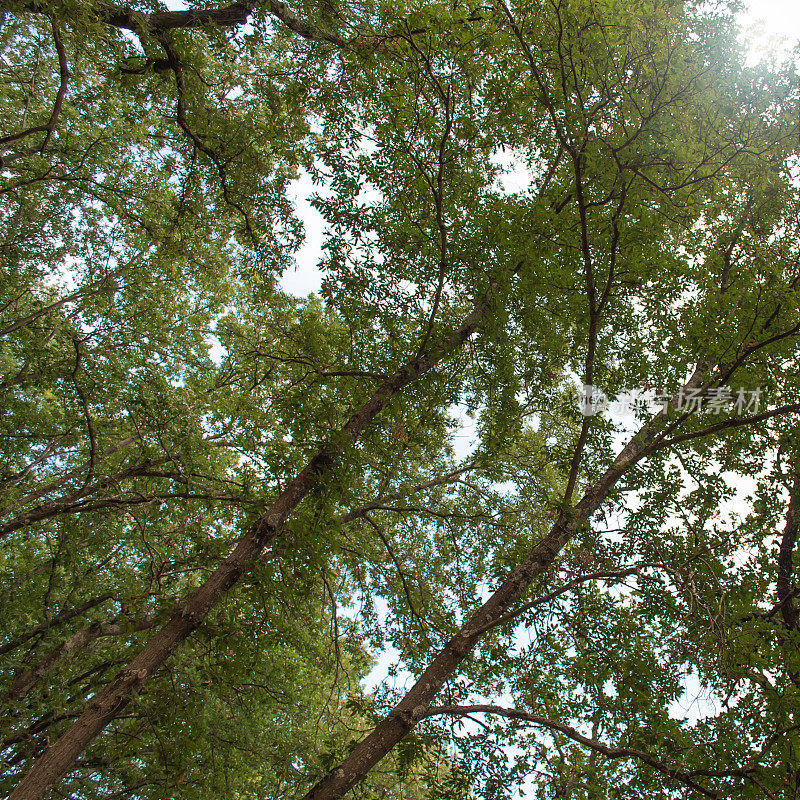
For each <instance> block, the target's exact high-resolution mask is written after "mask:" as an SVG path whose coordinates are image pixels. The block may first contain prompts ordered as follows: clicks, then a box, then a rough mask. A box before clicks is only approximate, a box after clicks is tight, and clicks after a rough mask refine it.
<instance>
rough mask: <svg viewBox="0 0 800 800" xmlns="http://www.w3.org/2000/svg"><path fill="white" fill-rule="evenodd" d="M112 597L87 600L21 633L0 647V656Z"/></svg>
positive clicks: (105, 596) (106, 595)
mask: <svg viewBox="0 0 800 800" xmlns="http://www.w3.org/2000/svg"><path fill="white" fill-rule="evenodd" d="M112 597H113V595H110V594H103V595H100V597H95V598H93V599H91V600H87V601H86V602H85V603H82V604H81V605H79V606H76V607H75V608H71V609H69V611H62V612H61V613H60V614H56V615H55V616H54V617H51V618H50V619H48V620H45V621H44V622H41V623H39V624H38V625H36V626H35V627H33V628H31V629H30V630H27V631H25V633H21V634H20V635H19V636H17V638H16V639H12V640H11V641H9V642H6V643H5V644H4V645H2V646H1V647H0V656H2V655H5V654H6V653H10V652H11V651H12V650H16V649H17V648H18V647H22V645H23V644H25V642H27V641H30V640H31V639H33V637H34V636H38V635H39V634H40V633H44V632H45V631H47V630H49V629H50V628H55V627H56V625H61V624H63V623H64V622H69V621H70V620H71V619H74V618H75V617H79V616H80V615H81V614H84V613H86V612H87V611H89V610H90V609H92V608H94V607H95V606H99V605H100V603H104V602H105V601H106V600H110V599H111V598H112Z"/></svg>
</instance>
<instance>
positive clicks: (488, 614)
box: [303, 364, 705, 800]
mask: <svg viewBox="0 0 800 800" xmlns="http://www.w3.org/2000/svg"><path fill="white" fill-rule="evenodd" d="M704 375H705V366H704V365H702V364H699V365H698V367H697V369H696V370H695V372H694V374H693V375H692V377H691V378H690V379H689V381H688V382H687V384H686V385H685V386H684V388H683V389H682V390H681V391H682V392H685V391H686V390H687V389H695V388H697V387H698V386H700V385H701V384H702V381H703V377H704ZM665 416H666V414H665V412H663V411H662V412H661V413H659V414H658V415H657V416H656V417H655V418H654V419H653V420H652V421H651V422H650V423H648V424H647V425H645V426H644V427H643V428H642V429H641V430H640V431H639V433H638V434H637V435H636V436H634V437H633V438H632V439H631V440H630V441H629V442H628V444H627V445H626V446H625V447H624V448H623V450H622V452H620V454H619V455H618V456H617V457H616V459H614V463H613V464H612V465H611V466H610V467H609V468H608V469H607V470H606V472H605V473H604V474H603V476H602V477H601V478H600V480H598V481H597V483H596V484H595V485H594V486H592V487H591V488H590V489H588V490H587V491H586V493H585V494H584V496H583V498H582V499H581V500H580V502H579V503H578V504H577V505H576V506H575V508H574V509H571V510H567V511H565V512H562V514H561V516H560V517H559V519H558V520H557V521H556V523H555V525H554V526H553V527H552V529H551V530H550V532H549V533H548V534H547V536H545V537H544V539H542V541H541V542H540V543H539V544H538V545H537V546H536V547H535V548H534V550H533V551H532V552H531V553H530V555H529V556H528V557H527V558H526V559H525V561H523V562H522V563H521V564H520V565H519V566H517V567H516V568H515V569H514V571H513V572H512V573H511V575H509V577H508V578H506V580H505V581H503V583H502V584H501V585H500V587H499V588H498V589H497V591H496V592H495V593H494V594H493V595H492V596H491V597H490V598H489V599H488V600H487V601H486V602H485V603H484V604H483V605H482V606H481V607H480V608H479V609H478V610H477V611H476V612H475V613H474V614H473V615H472V616H471V617H470V619H469V620H468V621H467V622H466V623H465V624H464V625H463V627H462V628H461V630H460V631H458V633H456V635H455V636H453V638H452V639H450V641H449V642H448V643H447V644H446V645H445V646H444V648H443V649H442V650H441V651H440V652H439V654H438V655H437V656H436V658H434V660H433V661H432V662H431V664H430V666H429V667H428V668H427V669H426V670H425V671H424V672H423V673H422V675H421V676H420V677H419V679H418V680H417V682H416V683H415V684H414V686H413V687H412V688H411V690H410V691H409V692H408V693H407V694H406V696H405V697H404V698H403V699H402V700H401V701H400V702H399V703H398V704H397V705H396V706H395V707H394V708H393V709H392V710H391V711H390V712H389V714H388V715H387V716H386V717H385V718H384V719H383V720H382V721H381V722H379V723H378V725H377V726H376V727H375V728H374V729H373V730H372V732H371V733H369V734H368V735H367V737H366V738H365V739H363V740H362V741H361V742H360V743H359V744H358V745H356V747H355V749H354V750H353V751H352V752H351V753H350V755H348V756H347V758H345V760H344V761H342V763H341V764H340V765H339V766H338V767H335V768H334V769H332V770H331V771H330V772H329V773H328V774H327V775H326V776H325V777H324V778H323V779H322V780H321V781H319V783H317V784H316V786H314V787H313V788H312V789H311V790H310V791H309V792H308V794H306V796H305V797H304V798H303V800H335V799H336V798H340V797H342V796H344V795H345V794H346V793H347V792H348V791H349V790H350V789H352V788H353V786H355V785H356V784H357V783H359V782H360V781H361V780H363V778H364V777H365V776H366V775H367V773H368V772H369V771H370V770H371V769H372V768H373V767H374V766H375V765H376V764H377V763H378V762H379V761H380V760H381V759H382V758H383V757H384V756H386V755H388V753H389V752H390V751H391V750H392V748H393V747H394V746H395V745H396V744H397V743H398V742H399V741H400V740H401V739H402V738H403V737H404V736H405V735H406V734H407V733H408V732H409V731H410V730H411V729H412V728H413V727H414V726H415V725H416V724H417V722H419V720H420V719H422V718H423V717H424V716H425V715H426V713H427V711H428V708H429V706H430V704H431V702H432V701H433V699H434V698H435V697H436V694H437V693H438V691H439V689H440V688H441V687H442V685H443V684H444V682H445V681H446V680H447V678H449V677H450V676H451V675H452V674H453V673H454V672H455V671H456V669H457V668H458V666H459V664H461V662H462V661H463V660H464V659H465V658H466V657H467V655H469V652H470V651H471V650H472V648H473V647H474V646H475V645H476V644H477V642H478V641H479V640H480V639H481V638H482V637H483V636H484V635H485V634H486V632H487V631H488V630H490V629H491V628H492V627H493V626H494V625H495V624H496V623H497V622H498V621H499V620H500V619H501V617H503V615H504V614H505V613H506V612H508V611H509V610H510V608H511V606H512V604H514V603H516V602H517V601H518V600H519V599H520V598H521V597H522V595H523V594H524V593H525V590H526V589H527V588H528V587H529V586H530V585H531V583H532V582H533V579H534V578H535V577H536V576H537V575H541V574H542V573H543V572H545V571H546V570H547V568H548V567H549V566H550V564H552V563H553V561H554V560H555V558H556V556H557V555H558V553H559V552H560V551H561V549H562V548H563V547H564V545H565V544H566V543H567V542H568V541H569V539H570V538H571V537H572V535H573V534H574V533H575V532H576V531H577V530H578V529H579V528H580V526H581V525H583V524H585V523H586V522H588V520H589V518H590V517H591V516H592V514H594V512H595V511H597V509H598V508H599V507H600V505H601V503H602V502H603V501H604V500H605V499H606V497H608V494H609V492H610V491H611V490H612V489H613V487H614V485H615V484H616V482H617V481H618V480H619V478H620V477H621V476H622V475H623V473H624V472H625V471H626V470H628V469H629V468H630V467H631V466H633V465H634V464H635V463H636V462H637V461H639V460H640V459H641V458H643V457H644V456H645V455H647V451H648V448H649V446H650V445H651V444H652V443H653V441H654V439H655V437H656V434H657V432H658V430H659V429H660V427H661V423H662V421H663V420H664V418H665Z"/></svg>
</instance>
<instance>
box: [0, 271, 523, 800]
mask: <svg viewBox="0 0 800 800" xmlns="http://www.w3.org/2000/svg"><path fill="white" fill-rule="evenodd" d="M520 266H521V265H520ZM517 269H519V266H518V267H517ZM514 272H515V273H516V270H514ZM497 288H498V286H497V284H496V283H493V284H492V285H491V286H490V287H489V289H488V291H487V293H486V294H485V295H484V296H483V297H481V298H480V299H479V300H478V302H477V303H476V304H475V306H474V307H473V309H472V311H471V312H470V313H469V314H468V315H467V316H466V318H465V319H464V321H463V322H462V324H461V325H460V326H459V327H458V328H457V329H456V330H455V331H453V332H452V333H450V334H449V335H447V336H445V337H443V338H442V339H440V340H439V341H438V342H437V343H436V344H435V345H433V346H432V347H431V348H430V349H429V350H428V351H427V352H426V353H424V354H422V355H419V356H416V357H415V358H413V359H412V360H411V361H410V362H408V363H407V364H405V365H404V366H402V367H400V368H399V369H398V370H397V371H396V372H395V373H394V374H393V375H391V376H390V377H389V378H388V379H387V380H386V381H385V382H384V383H383V384H381V386H380V387H378V389H377V390H376V391H375V393H374V394H373V395H372V396H371V397H370V398H369V399H368V400H367V401H366V403H364V405H362V406H361V408H359V409H358V410H357V411H356V412H355V413H354V414H353V415H352V416H351V417H350V419H349V420H348V421H347V423H346V424H345V425H344V427H343V428H342V429H341V431H339V432H338V434H337V435H335V436H333V437H332V438H331V439H329V440H328V441H327V442H325V443H324V444H323V445H322V447H321V448H320V449H319V451H318V452H317V453H316V455H314V456H313V457H312V458H311V459H310V460H309V462H308V464H307V465H306V467H305V468H304V469H303V470H302V471H301V472H299V473H298V474H297V476H296V477H295V478H294V480H292V481H291V482H290V483H289V484H288V486H286V488H285V489H284V490H283V491H282V492H281V493H280V495H279V496H278V498H277V499H276V500H275V502H274V503H273V504H272V505H271V507H270V508H269V509H267V511H266V512H265V513H264V514H263V515H262V516H261V517H259V518H258V519H257V520H256V522H255V523H254V524H253V525H252V526H251V527H250V529H249V530H248V531H247V532H246V533H245V534H244V536H242V537H241V539H239V541H238V543H237V544H236V546H235V548H234V550H233V551H232V552H231V553H230V555H228V557H227V558H225V559H224V560H223V561H222V562H221V563H220V564H219V565H218V566H217V568H216V569H215V570H214V572H213V573H212V574H211V575H210V576H209V577H208V578H207V579H206V581H205V583H203V584H202V585H201V586H200V588H199V589H197V590H196V591H194V592H193V593H192V594H190V595H189V596H188V597H187V598H186V599H185V601H184V602H183V603H181V604H180V605H179V607H178V608H177V610H176V612H175V613H174V615H173V616H172V617H171V618H170V620H169V621H168V622H167V624H166V625H165V626H164V627H163V628H162V629H161V630H160V631H158V633H156V634H155V635H154V636H153V638H152V639H150V641H149V642H148V643H147V645H145V647H144V648H143V649H142V650H141V651H140V652H139V653H138V654H137V655H136V656H135V657H134V659H133V660H132V661H131V662H130V664H129V665H128V666H127V667H126V668H124V669H122V670H121V671H120V672H119V673H118V674H117V675H116V676H115V677H114V678H113V680H112V681H111V682H110V683H109V684H108V685H107V686H106V687H105V688H104V689H102V690H101V691H99V692H98V693H97V694H96V695H94V697H92V699H91V700H90V701H89V703H88V704H87V706H86V708H85V709H84V711H83V713H82V714H81V715H80V716H79V717H78V719H77V720H75V722H74V723H73V724H72V725H71V726H70V727H69V728H68V729H67V730H66V732H65V733H64V734H63V735H62V736H61V738H60V739H59V740H58V741H57V742H56V743H55V744H54V745H53V746H52V747H50V748H48V749H47V750H46V751H45V752H44V753H43V754H42V755H41V756H40V757H39V758H38V759H37V760H36V761H35V762H34V764H33V766H32V767H31V769H30V770H29V772H28V773H27V774H26V775H25V777H24V778H23V779H22V781H21V782H20V783H19V785H18V786H17V788H16V789H15V790H14V791H13V792H12V793H11V795H10V798H9V800H42V798H43V797H44V796H45V795H46V794H47V793H48V792H49V791H50V789H52V788H53V787H54V786H55V785H56V783H57V782H58V781H59V779H60V778H61V776H62V775H63V774H64V773H65V772H66V771H67V770H68V769H70V767H71V766H72V765H73V764H74V763H75V761H76V759H77V758H78V757H79V756H80V754H81V753H82V752H83V751H84V749H85V748H86V747H87V746H88V745H89V743H90V742H91V741H92V740H93V739H94V738H95V737H96V736H98V735H99V734H100V733H101V732H102V731H103V729H104V728H105V727H106V726H107V725H108V724H109V723H110V722H112V721H113V720H114V719H115V718H116V717H118V716H119V715H120V713H121V712H122V711H123V710H124V709H125V708H126V706H127V705H128V703H129V702H130V701H131V699H132V698H133V697H134V696H135V694H136V693H137V692H138V691H139V690H140V689H141V687H142V686H143V685H144V684H145V683H146V682H147V681H148V680H149V679H150V678H151V677H152V676H153V675H154V674H155V673H156V672H157V671H158V670H159V669H160V668H161V666H162V665H163V664H164V662H165V661H166V660H167V658H169V656H170V655H172V653H174V652H175V651H176V650H177V649H178V647H179V646H180V645H181V644H182V643H183V642H184V641H185V640H186V639H187V638H188V637H189V636H190V635H191V634H192V633H193V632H194V631H195V630H196V629H197V628H198V627H199V626H200V625H201V623H202V622H203V621H204V620H205V618H206V617H207V616H208V614H209V613H210V612H211V610H212V609H213V608H214V607H215V605H216V604H217V603H218V602H219V600H220V599H221V598H222V596H223V595H224V594H225V593H226V592H227V591H228V590H229V589H231V587H233V586H234V585H235V584H236V583H237V582H238V580H239V579H240V578H241V577H242V575H244V574H246V573H247V572H249V571H250V570H251V569H252V567H253V566H254V565H255V564H256V563H257V562H258V559H259V557H260V556H261V554H262V553H263V551H264V550H265V549H266V547H267V546H268V545H270V544H272V543H273V542H274V541H275V539H277V538H278V536H279V535H280V534H281V532H282V529H283V526H284V523H285V522H286V521H287V520H288V519H289V517H290V515H291V514H292V513H293V512H294V510H295V509H296V508H297V506H298V505H299V504H300V503H301V502H302V501H303V499H305V497H306V496H307V495H308V494H309V492H311V491H312V490H313V489H314V487H315V486H317V485H318V483H319V480H320V478H321V477H322V476H324V475H326V474H327V473H329V472H330V471H331V470H332V469H333V467H334V466H335V465H336V464H337V463H338V462H339V460H340V458H341V456H342V454H343V453H344V451H345V449H346V447H348V445H351V444H352V443H354V442H355V441H356V440H358V439H359V437H360V436H361V434H362V433H363V432H364V430H365V429H366V428H367V427H368V426H369V425H370V424H371V423H372V421H373V420H374V419H375V418H376V417H377V416H378V415H379V414H380V412H381V411H382V410H383V409H384V407H385V406H386V405H387V404H388V403H389V402H390V400H392V398H393V397H394V396H395V395H396V394H398V393H399V392H400V391H402V390H403V389H404V388H405V387H406V386H408V385H409V384H412V383H413V382H414V381H416V380H418V379H419V378H421V377H422V376H423V375H425V374H426V373H428V372H430V371H431V370H432V369H433V367H435V366H436V364H438V363H439V362H440V361H442V360H443V359H445V358H447V357H448V356H451V355H452V354H453V353H455V352H456V351H458V350H459V349H460V348H461V347H462V346H463V345H464V343H465V342H466V341H467V339H469V337H470V336H472V334H473V333H474V332H475V331H476V330H477V328H478V325H479V324H480V323H481V321H482V320H483V318H484V317H485V315H486V313H487V311H488V309H489V307H490V304H491V302H492V300H493V298H494V295H495V293H496V290H497Z"/></svg>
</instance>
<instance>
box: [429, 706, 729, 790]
mask: <svg viewBox="0 0 800 800" xmlns="http://www.w3.org/2000/svg"><path fill="white" fill-rule="evenodd" d="M468 714H496V715H498V716H501V717H506V718H508V719H515V720H521V721H523V722H531V723H533V724H534V725H540V726H542V727H544V728H548V729H549V730H551V731H558V732H559V733H562V734H564V736H566V737H567V738H569V739H572V740H573V741H575V742H578V743H579V744H582V745H584V746H585V747H588V748H590V749H591V750H594V751H595V752H598V753H602V754H603V755H604V756H606V757H607V758H636V759H638V760H639V761H642V762H644V763H645V764H647V765H648V766H649V767H652V768H653V769H654V770H656V771H658V772H660V773H662V775H666V776H667V777H669V778H672V779H673V780H676V781H678V782H680V783H682V784H684V785H685V786H688V787H689V788H691V789H694V790H695V791H696V792H700V794H702V795H704V796H705V797H711V798H713V800H722V795H720V794H717V793H716V792H714V791H712V790H711V789H707V788H706V787H705V786H703V785H701V784H699V783H697V781H695V780H693V779H692V778H691V776H690V773H687V772H683V771H682V770H679V769H675V768H674V767H670V766H668V765H667V764H665V763H664V762H663V761H661V760H660V759H658V758H656V757H655V756H653V755H651V754H650V753H647V752H645V751H644V750H638V749H636V748H633V747H613V746H611V745H607V744H605V743H603V742H599V741H597V739H593V738H590V737H588V736H584V735H583V734H582V733H580V731H577V730H575V728H571V727H570V726H569V725H565V724H564V723H563V722H557V721H555V720H552V719H548V718H547V717H543V716H541V715H539V714H533V713H531V712H530V711H522V710H520V709H516V708H504V707H502V706H495V705H474V706H433V707H431V708H429V709H428V710H427V711H426V712H425V713H424V714H423V715H422V718H425V717H433V716H444V715H447V716H466V715H468Z"/></svg>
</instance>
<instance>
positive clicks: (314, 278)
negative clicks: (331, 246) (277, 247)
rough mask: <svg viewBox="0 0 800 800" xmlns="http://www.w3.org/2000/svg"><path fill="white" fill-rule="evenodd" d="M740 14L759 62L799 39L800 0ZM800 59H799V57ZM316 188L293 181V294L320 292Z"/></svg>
mask: <svg viewBox="0 0 800 800" xmlns="http://www.w3.org/2000/svg"><path fill="white" fill-rule="evenodd" d="M745 5H746V6H747V8H748V10H747V11H745V12H744V13H743V14H742V15H741V17H740V20H741V27H742V38H743V40H744V41H746V42H748V43H749V51H750V58H749V61H751V62H753V63H756V62H758V61H759V60H761V59H762V58H765V57H767V56H769V54H770V53H775V54H777V55H778V56H779V57H780V56H786V55H788V54H789V53H790V52H791V50H792V48H793V47H796V46H797V44H798V42H800V0H751V2H749V3H746V4H745ZM799 60H800V59H799ZM508 166H509V174H508V175H507V176H506V179H505V180H503V181H502V184H503V186H504V187H505V188H506V189H508V190H510V191H517V190H519V189H521V188H524V187H522V186H521V185H520V183H521V181H522V180H523V179H526V178H527V176H526V175H524V174H522V173H521V171H519V170H516V169H515V168H514V166H513V165H511V164H509V165H508ZM315 188H317V189H318V188H319V187H314V186H313V185H312V183H311V180H310V178H309V177H308V176H307V175H305V174H303V175H301V177H300V179H299V180H297V181H295V182H294V185H293V187H292V192H291V194H292V196H293V199H294V201H295V204H296V209H297V212H298V215H299V216H300V219H301V220H302V221H303V224H304V225H305V230H306V240H305V243H304V244H303V246H302V247H301V248H300V249H299V251H298V252H297V254H296V263H297V266H296V267H295V268H294V269H289V270H287V271H286V273H285V274H284V275H283V278H282V279H281V286H282V287H283V289H284V290H285V291H287V292H289V293H290V294H293V295H296V296H298V297H305V296H306V295H308V294H310V293H311V292H318V291H319V288H320V282H321V280H322V275H321V273H320V270H319V263H320V260H321V258H322V248H321V245H322V237H323V232H324V223H323V220H322V217H321V216H320V215H319V213H318V212H316V211H315V210H314V209H313V208H311V206H310V204H309V202H308V197H309V196H310V195H311V194H313V192H314V190H315Z"/></svg>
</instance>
